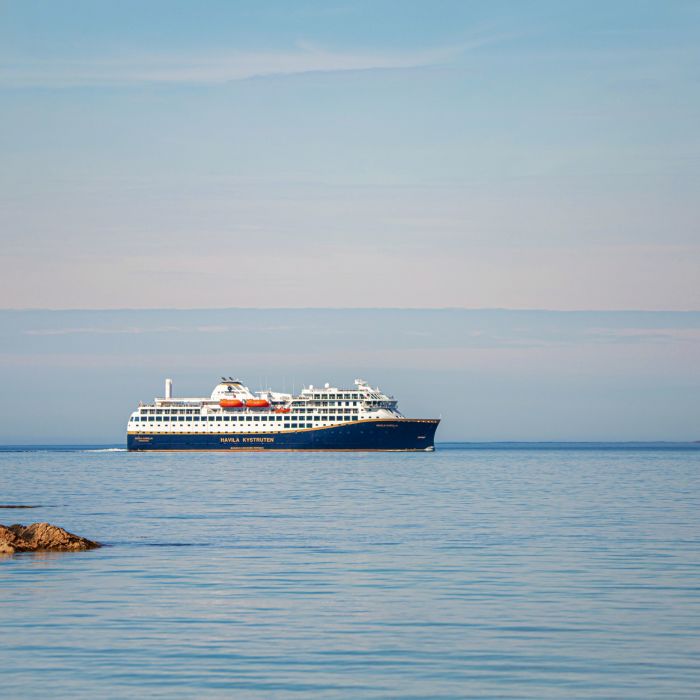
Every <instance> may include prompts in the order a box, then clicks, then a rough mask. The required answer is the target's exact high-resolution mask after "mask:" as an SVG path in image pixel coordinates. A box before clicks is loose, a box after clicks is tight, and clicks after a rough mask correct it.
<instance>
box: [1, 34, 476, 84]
mask: <svg viewBox="0 0 700 700" xmlns="http://www.w3.org/2000/svg"><path fill="white" fill-rule="evenodd" d="M488 41H489V40H487V39H480V40H478V41H475V42H472V43H470V44H468V45H464V46H457V47H442V48H433V49H426V50H420V51H405V52H398V51H395V52H383V51H351V52H340V51H330V50H327V49H324V48H321V47H318V46H315V45H313V44H310V43H307V42H301V43H299V44H298V45H297V47H296V48H295V49H293V50H288V51H252V52H251V51H219V52H211V53H207V54H201V53H200V54H190V55H187V54H183V53H171V54H140V55H129V56H116V57H112V58H104V57H103V58H99V57H96V58H94V59H88V58H84V59H70V60H68V59H60V60H21V59H17V60H14V61H12V60H5V61H3V64H2V65H1V66H0V86H4V87H51V88H61V87H83V86H128V85H139V84H157V83H166V84H167V83H171V84H177V83H181V84H190V85H195V84H221V83H227V82H232V81H237V80H246V79H249V78H256V77H264V76H285V75H298V74H302V73H322V72H338V71H365V70H378V69H401V68H403V69H406V68H419V67H424V66H432V65H439V64H442V63H448V62H450V61H452V60H454V59H455V58H456V57H457V56H458V55H459V54H460V53H462V52H463V51H464V50H466V49H468V48H475V47H476V46H478V45H481V44H483V43H486V42H488Z"/></svg>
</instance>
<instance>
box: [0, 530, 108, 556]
mask: <svg viewBox="0 0 700 700" xmlns="http://www.w3.org/2000/svg"><path fill="white" fill-rule="evenodd" d="M100 546H101V545H100V543H99V542H93V541H92V540H87V539H85V538H84V537H78V535H74V534H72V533H70V532H68V531H67V530H64V529H63V528H62V527H57V526H56V525H49V523H33V524H32V525H27V527H25V526H24V525H10V526H9V527H5V526H4V525H0V554H14V553H15V552H79V551H82V550H85V549H95V548H96V547H100Z"/></svg>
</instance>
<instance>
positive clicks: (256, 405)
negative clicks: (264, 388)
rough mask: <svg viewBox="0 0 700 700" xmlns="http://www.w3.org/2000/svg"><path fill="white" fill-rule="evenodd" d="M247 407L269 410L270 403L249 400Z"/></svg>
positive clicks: (262, 400)
mask: <svg viewBox="0 0 700 700" xmlns="http://www.w3.org/2000/svg"><path fill="white" fill-rule="evenodd" d="M245 405H246V408H267V407H268V406H269V405H270V402H269V401H268V400H267V399H248V400H247V401H246V402H245Z"/></svg>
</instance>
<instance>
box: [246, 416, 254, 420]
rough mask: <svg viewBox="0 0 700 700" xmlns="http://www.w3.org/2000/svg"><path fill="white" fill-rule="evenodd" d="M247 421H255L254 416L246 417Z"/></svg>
mask: <svg viewBox="0 0 700 700" xmlns="http://www.w3.org/2000/svg"><path fill="white" fill-rule="evenodd" d="M245 419H246V420H253V416H246V417H245Z"/></svg>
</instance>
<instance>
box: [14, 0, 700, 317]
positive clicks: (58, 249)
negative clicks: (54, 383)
mask: <svg viewBox="0 0 700 700" xmlns="http://www.w3.org/2000/svg"><path fill="white" fill-rule="evenodd" d="M0 12H1V13H2V15H1V18H2V20H1V21H0V120H1V126H2V129H0V149H1V151H2V154H3V157H2V159H0V212H1V214H0V216H1V217H2V218H1V219H0V235H2V245H3V253H4V255H3V258H2V263H0V265H1V269H0V299H2V306H4V307H5V308H47V307H48V308H123V307H131V308H152V307H166V308H167V307H180V308H197V307H231V306H262V307H280V306H291V307H307V306H322V307H336V306H362V307H374V306H393V307H445V306H449V307H452V306H455V307H467V308H474V307H477V308H480V307H509V308H549V309H619V308H623V309H696V308H700V285H698V283H697V279H698V277H699V276H700V262H699V261H700V255H699V253H700V241H699V240H698V239H699V234H698V230H699V229H698V225H699V223H700V222H699V217H698V204H697V191H698V186H699V184H700V182H699V178H698V172H699V163H700V142H699V139H698V130H697V124H698V123H700V97H699V92H700V91H699V82H698V80H699V78H698V72H697V66H698V63H699V60H698V59H700V32H699V27H700V6H699V5H698V4H697V3H696V2H682V1H675V2H673V1H672V2H663V3H661V2H644V1H643V0H635V1H634V2H624V1H618V2H614V3H609V2H573V1H572V2H566V3H562V2H542V1H540V2H527V3H521V2H492V1H490V2H466V1H458V2H449V1H444V2H381V1H373V2H337V3H335V2H294V3H292V2H277V3H275V2H197V3H194V2H171V1H169V2H148V3H143V2H119V3H106V2H92V1H91V2H50V3H49V2H40V3H37V2H27V1H25V0H23V1H22V2H5V3H3V5H2V9H1V10H0ZM311 269H313V272H312V273H310V270H311Z"/></svg>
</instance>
